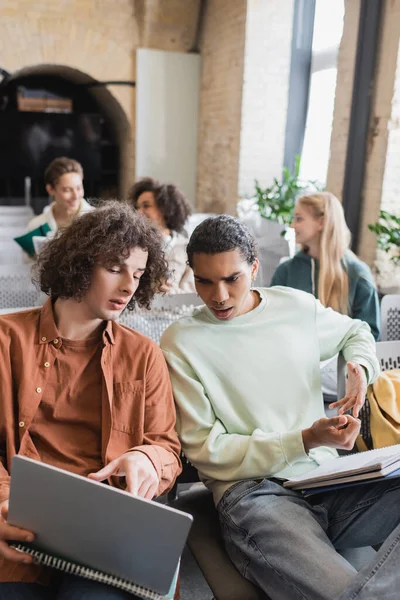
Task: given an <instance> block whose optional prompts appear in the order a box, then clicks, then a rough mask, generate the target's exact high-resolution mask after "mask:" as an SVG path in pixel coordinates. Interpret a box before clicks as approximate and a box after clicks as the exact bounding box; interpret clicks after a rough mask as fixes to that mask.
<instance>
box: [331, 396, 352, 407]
mask: <svg viewBox="0 0 400 600" xmlns="http://www.w3.org/2000/svg"><path fill="white" fill-rule="evenodd" d="M347 400H348V397H347V396H344V397H343V398H341V400H336V402H331V403H330V404H329V408H336V407H337V406H342V404H343V403H344V402H347Z"/></svg>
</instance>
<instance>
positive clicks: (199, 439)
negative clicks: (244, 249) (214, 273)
mask: <svg viewBox="0 0 400 600" xmlns="http://www.w3.org/2000/svg"><path fill="white" fill-rule="evenodd" d="M258 292H259V294H260V296H261V302H260V304H259V305H258V306H257V307H256V308H255V309H254V310H252V311H251V312H249V313H247V314H244V315H241V316H239V317H236V318H234V319H232V320H231V321H219V320H218V319H217V318H216V317H215V316H214V315H213V314H212V312H211V311H210V310H209V309H208V308H206V307H201V308H199V309H197V310H196V311H195V313H194V315H193V316H192V317H185V318H182V319H180V320H179V321H176V322H175V323H174V324H173V325H171V326H170V327H169V328H168V329H167V330H166V331H165V333H164V335H163V337H162V340H161V347H162V349H163V352H164V355H165V358H166V360H167V362H168V365H169V369H170V374H171V380H172V386H173V391H174V395H175V400H176V403H177V429H178V434H179V436H180V438H181V442H182V448H183V451H184V452H185V454H186V456H187V457H188V459H189V460H190V461H191V462H192V463H193V464H194V465H195V467H196V468H197V469H198V471H199V474H200V477H201V479H202V480H203V481H204V483H205V484H206V485H207V487H209V488H210V489H211V490H212V492H213V494H214V501H215V503H216V504H217V503H218V502H219V500H220V499H221V497H222V495H223V493H224V492H225V491H226V490H227V489H228V488H229V487H230V486H231V485H233V484H234V483H236V482H238V481H241V480H243V479H253V478H255V479H258V478H262V477H283V478H288V477H292V476H295V475H299V474H300V473H304V472H306V471H309V470H312V469H313V468H315V467H316V466H317V465H319V464H321V463H322V462H324V461H325V460H327V459H328V458H332V456H335V455H336V451H335V450H333V449H332V448H326V447H319V448H315V449H313V450H310V452H309V453H308V454H307V453H306V451H305V449H304V446H303V441H302V430H303V429H305V428H307V427H309V426H310V425H311V424H312V423H313V422H314V421H316V420H317V419H319V418H321V417H323V416H324V407H323V400H322V394H321V381H320V367H319V363H320V360H325V359H327V358H330V357H332V356H334V355H335V354H337V353H338V352H339V351H340V350H342V352H343V355H344V358H345V359H346V361H348V360H353V361H356V362H358V363H360V364H361V365H363V366H364V367H365V368H366V370H367V377H368V382H369V383H370V382H372V381H374V380H375V379H376V377H377V376H378V373H379V364H378V361H377V359H376V356H375V342H374V339H373V337H372V335H371V333H370V330H369V327H368V325H366V324H365V323H363V322H361V321H357V320H352V319H350V318H349V317H346V316H343V315H340V314H339V313H337V312H334V311H333V310H331V309H330V308H324V307H323V306H322V304H321V303H320V302H319V301H318V300H316V299H315V298H314V297H313V296H312V295H311V294H307V293H305V292H302V291H299V290H293V289H290V288H284V287H274V288H269V289H258Z"/></svg>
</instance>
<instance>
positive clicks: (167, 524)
mask: <svg viewBox="0 0 400 600" xmlns="http://www.w3.org/2000/svg"><path fill="white" fill-rule="evenodd" d="M11 467H12V468H11V490H10V501H9V513H8V522H9V523H10V524H11V525H16V526H18V527H22V528H24V529H28V530H30V531H33V532H34V533H35V534H36V537H35V542H34V546H35V547H37V548H38V549H40V550H43V551H45V552H48V553H50V554H56V555H59V556H62V557H63V558H65V559H67V560H71V561H74V562H78V563H81V564H83V565H86V566H89V567H92V568H94V569H98V570H100V571H104V572H105V573H109V574H111V575H116V576H118V577H121V578H124V579H127V580H129V581H131V582H133V583H136V584H138V585H141V586H143V587H146V588H149V589H151V590H153V591H155V592H158V593H159V594H166V593H167V592H168V590H169V588H170V585H171V582H172V580H173V577H174V574H175V571H176V568H177V566H178V562H179V558H180V556H181V553H182V550H183V547H184V545H185V541H186V538H187V535H188V533H189V529H190V526H191V523H192V517H191V515H189V514H187V513H184V512H181V511H178V510H175V509H173V508H170V507H167V506H165V505H163V504H158V503H157V502H153V501H151V500H144V499H142V498H137V497H135V496H132V495H131V494H129V493H128V492H124V491H121V490H118V489H115V488H112V487H111V486H109V485H104V484H102V483H98V482H96V481H92V480H90V479H87V478H85V477H81V476H79V475H74V474H72V473H68V472H67V471H63V470H61V469H58V468H56V467H52V466H49V465H46V464H44V463H41V462H38V461H34V460H32V459H30V458H25V457H22V456H15V457H14V458H13V459H12V465H11Z"/></svg>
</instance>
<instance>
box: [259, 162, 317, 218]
mask: <svg viewBox="0 0 400 600" xmlns="http://www.w3.org/2000/svg"><path fill="white" fill-rule="evenodd" d="M299 173H300V156H299V155H297V156H296V160H295V165H294V169H293V173H291V172H290V170H289V169H288V167H284V169H283V173H282V180H281V181H278V179H274V183H273V184H272V185H271V186H270V187H267V188H264V189H263V188H262V187H261V186H260V184H259V183H258V181H257V179H256V180H255V190H256V203H257V206H258V210H259V213H260V215H261V216H262V217H264V218H266V219H270V220H271V221H277V222H278V223H280V224H281V225H289V224H290V222H291V221H292V218H293V209H294V204H295V201H296V197H297V196H298V195H299V194H300V193H302V192H304V191H305V190H308V189H310V188H313V189H315V190H318V189H319V188H318V186H317V184H316V182H315V181H300V179H299Z"/></svg>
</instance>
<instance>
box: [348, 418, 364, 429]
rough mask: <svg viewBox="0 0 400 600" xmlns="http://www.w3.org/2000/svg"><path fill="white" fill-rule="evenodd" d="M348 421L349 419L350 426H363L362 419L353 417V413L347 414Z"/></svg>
mask: <svg viewBox="0 0 400 600" xmlns="http://www.w3.org/2000/svg"><path fill="white" fill-rule="evenodd" d="M347 421H348V424H349V427H360V426H361V421H360V419H356V418H355V417H352V416H351V415H347Z"/></svg>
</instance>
